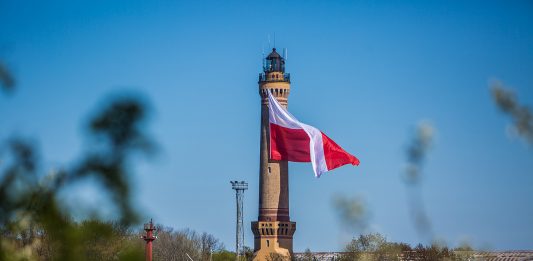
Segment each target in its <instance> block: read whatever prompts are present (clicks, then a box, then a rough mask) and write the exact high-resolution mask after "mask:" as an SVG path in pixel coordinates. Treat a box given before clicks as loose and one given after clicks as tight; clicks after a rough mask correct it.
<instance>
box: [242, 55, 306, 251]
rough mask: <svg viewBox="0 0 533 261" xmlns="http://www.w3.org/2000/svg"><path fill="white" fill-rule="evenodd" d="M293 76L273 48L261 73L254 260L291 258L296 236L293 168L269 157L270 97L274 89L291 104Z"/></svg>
mask: <svg viewBox="0 0 533 261" xmlns="http://www.w3.org/2000/svg"><path fill="white" fill-rule="evenodd" d="M290 83H291V80H290V75H289V74H288V73H285V59H284V58H283V57H282V56H281V55H279V54H278V53H277V52H276V48H274V49H272V53H270V54H269V55H268V56H267V57H266V58H265V60H264V61H263V72H262V73H261V74H259V94H260V96H261V146H260V166H259V216H258V221H256V222H252V231H253V233H254V261H262V260H267V259H269V258H270V257H272V256H273V255H274V256H282V257H285V258H284V259H287V260H290V256H291V255H292V236H293V234H294V231H295V230H296V222H291V220H290V217H289V177H288V174H289V169H288V162H287V161H277V160H270V159H269V145H270V144H269V143H270V142H269V133H268V131H269V121H268V96H267V92H268V91H269V92H271V93H272V95H273V96H274V97H276V99H277V100H278V102H279V103H280V104H281V105H282V106H284V107H287V99H288V97H289V92H290V88H291V84H290Z"/></svg>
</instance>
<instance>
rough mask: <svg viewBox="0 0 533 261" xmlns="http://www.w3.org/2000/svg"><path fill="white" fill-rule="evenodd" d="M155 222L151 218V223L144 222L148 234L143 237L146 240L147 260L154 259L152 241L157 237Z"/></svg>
mask: <svg viewBox="0 0 533 261" xmlns="http://www.w3.org/2000/svg"><path fill="white" fill-rule="evenodd" d="M154 230H155V227H154V224H153V223H152V220H151V219H150V223H146V224H144V231H146V235H144V236H143V237H142V238H143V239H144V241H146V247H145V256H146V261H152V241H154V240H155V239H156V237H155V236H154Z"/></svg>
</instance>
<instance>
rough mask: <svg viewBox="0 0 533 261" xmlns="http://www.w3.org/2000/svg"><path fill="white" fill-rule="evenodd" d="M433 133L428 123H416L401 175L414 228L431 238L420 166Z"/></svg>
mask: <svg viewBox="0 0 533 261" xmlns="http://www.w3.org/2000/svg"><path fill="white" fill-rule="evenodd" d="M434 135H435V129H434V127H433V126H432V125H431V124H430V123H428V122H426V121H422V122H420V123H419V124H418V125H417V127H416V129H415V132H414V135H413V137H412V138H411V141H410V142H409V145H408V147H407V150H406V154H407V168H406V170H405V173H404V175H403V180H404V182H405V184H406V185H407V188H408V192H409V195H408V196H409V197H408V207H409V213H410V214H411V216H412V219H413V222H414V224H415V228H416V229H417V231H418V232H419V233H420V234H421V235H426V236H428V237H430V238H431V239H432V238H433V232H432V226H431V221H430V219H429V217H428V216H427V214H426V211H425V207H424V200H423V198H422V193H421V191H420V184H421V179H422V167H423V165H424V160H425V159H426V156H427V153H428V151H429V150H430V148H431V146H432V141H433V137H434Z"/></svg>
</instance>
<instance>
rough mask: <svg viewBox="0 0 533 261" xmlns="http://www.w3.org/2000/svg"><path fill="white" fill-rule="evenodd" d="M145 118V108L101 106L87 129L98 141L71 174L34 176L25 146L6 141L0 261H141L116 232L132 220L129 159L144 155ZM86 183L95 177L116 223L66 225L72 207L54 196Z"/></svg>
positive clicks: (0, 187)
mask: <svg viewBox="0 0 533 261" xmlns="http://www.w3.org/2000/svg"><path fill="white" fill-rule="evenodd" d="M144 117H145V109H144V106H143V105H142V103H140V102H138V101H136V100H135V99H123V100H118V101H116V102H113V103H112V104H110V105H109V106H107V107H105V108H104V110H102V112H101V113H100V114H98V115H97V116H96V117H95V119H94V120H93V121H91V125H90V126H91V133H93V134H94V135H95V136H98V137H99V138H98V139H96V140H97V143H100V144H99V146H97V148H99V149H98V150H95V151H90V152H89V153H87V154H86V155H84V156H82V157H81V158H82V160H81V161H80V162H79V163H77V164H74V165H73V167H72V168H71V169H64V170H61V171H59V172H56V173H54V174H53V175H51V174H44V175H43V174H40V172H41V171H40V169H39V167H38V164H37V162H38V157H37V154H36V153H35V149H34V148H33V146H31V144H30V143H28V142H26V141H24V140H20V139H19V140H13V141H11V142H9V145H10V146H8V147H9V148H10V150H9V152H8V153H7V156H6V157H7V158H8V159H9V164H8V163H6V164H8V165H4V166H2V168H1V169H0V172H1V173H0V231H1V233H2V237H0V261H1V260H142V255H139V253H140V251H139V250H138V249H137V248H136V247H135V246H137V245H136V244H133V245H132V244H131V243H125V242H130V241H124V238H125V236H124V235H127V234H128V233H121V232H120V231H124V229H123V228H124V227H129V226H130V225H133V224H135V223H136V221H137V213H136V212H135V210H134V208H133V206H132V204H131V202H130V188H129V187H130V186H129V185H130V184H129V182H128V178H129V177H130V173H129V172H130V168H129V167H128V166H129V165H128V159H129V158H130V157H131V155H132V154H133V153H135V152H136V151H143V152H149V151H150V150H148V149H147V148H151V143H150V142H149V139H148V138H147V135H145V133H144V131H143V126H142V123H143V120H144ZM1 156H2V157H4V154H2V155H1ZM2 162H5V161H4V160H2ZM87 177H95V178H96V180H98V181H100V182H101V184H102V188H103V189H104V190H106V191H108V192H110V195H111V198H110V201H111V203H112V204H115V205H116V206H118V213H117V216H119V217H120V222H119V223H117V225H114V224H110V223H105V222H102V221H99V220H93V221H90V222H89V221H88V222H82V223H81V224H78V223H76V222H73V221H72V220H71V217H70V211H71V210H72V209H69V208H68V207H66V206H64V205H63V204H62V200H61V198H59V196H58V191H60V190H61V189H65V188H68V187H70V186H72V185H73V184H75V183H76V182H79V181H80V180H81V181H82V180H83V178H87ZM103 192H104V191H103ZM76 207H78V208H83V207H84V206H82V205H79V206H76ZM119 232H120V233H119ZM136 240H138V238H136ZM141 249H142V248H141Z"/></svg>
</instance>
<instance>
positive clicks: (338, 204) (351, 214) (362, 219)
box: [333, 196, 370, 232]
mask: <svg viewBox="0 0 533 261" xmlns="http://www.w3.org/2000/svg"><path fill="white" fill-rule="evenodd" d="M333 207H334V209H335V211H336V212H337V216H338V217H339V218H340V220H341V223H342V224H343V225H344V226H346V227H347V228H349V229H350V230H351V232H356V231H359V232H363V231H365V230H366V229H367V227H368V220H369V216H370V215H369V211H368V208H367V207H366V203H365V201H364V200H363V198H362V197H359V196H357V197H353V198H348V197H344V196H336V197H335V198H334V199H333Z"/></svg>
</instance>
